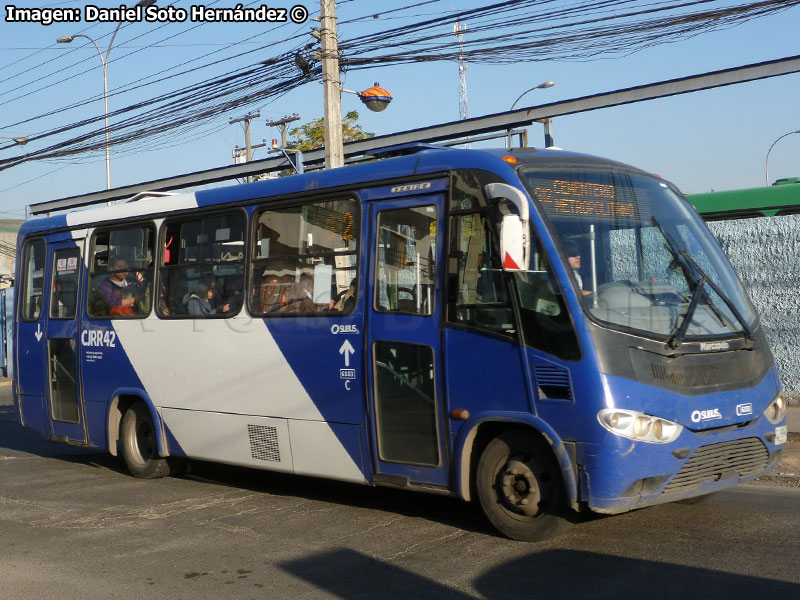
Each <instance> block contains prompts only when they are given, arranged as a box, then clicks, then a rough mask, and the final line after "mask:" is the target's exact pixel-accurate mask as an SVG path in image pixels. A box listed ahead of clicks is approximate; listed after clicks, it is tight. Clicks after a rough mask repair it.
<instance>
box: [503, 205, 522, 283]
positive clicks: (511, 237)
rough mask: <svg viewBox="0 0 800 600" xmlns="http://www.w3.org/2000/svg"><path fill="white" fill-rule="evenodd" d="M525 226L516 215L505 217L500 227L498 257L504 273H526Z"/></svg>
mask: <svg viewBox="0 0 800 600" xmlns="http://www.w3.org/2000/svg"><path fill="white" fill-rule="evenodd" d="M525 242H526V235H525V225H524V224H523V222H522V219H520V218H519V217H518V216H517V215H505V216H504V217H503V223H502V224H501V226H500V256H502V257H503V270H504V271H527V270H528V253H527V252H526V251H525V245H526V244H525Z"/></svg>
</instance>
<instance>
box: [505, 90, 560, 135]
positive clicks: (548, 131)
mask: <svg viewBox="0 0 800 600" xmlns="http://www.w3.org/2000/svg"><path fill="white" fill-rule="evenodd" d="M554 85H555V83H554V82H552V81H543V82H542V83H540V84H539V85H535V86H533V87H532V88H531V89H529V90H525V91H524V92H522V93H521V94H520V95H519V96H518V97H517V99H516V100H514V103H513V104H512V105H511V108H509V109H508V110H509V111H512V110H514V107H515V106H516V105H517V102H519V101H520V100H522V97H523V96H524V95H525V94H527V93H528V92H532V91H533V90H544V89H547V88H551V87H553V86H554ZM537 120H538V121H539V123H541V124H542V125H544V147H545V148H550V147H551V146H553V121H552V119H550V118H549V117H548V118H545V119H537ZM524 135H525V140H526V142H525V144H526V145H527V133H525V134H524ZM506 144H507V145H508V146H509V147H510V146H511V133H509V135H508V140H507V142H506Z"/></svg>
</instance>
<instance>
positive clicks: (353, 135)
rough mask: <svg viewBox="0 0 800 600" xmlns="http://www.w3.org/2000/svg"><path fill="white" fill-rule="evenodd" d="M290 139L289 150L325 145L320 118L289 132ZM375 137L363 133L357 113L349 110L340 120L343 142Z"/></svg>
mask: <svg viewBox="0 0 800 600" xmlns="http://www.w3.org/2000/svg"><path fill="white" fill-rule="evenodd" d="M289 135H290V136H291V139H290V140H289V141H288V142H287V145H288V146H289V148H294V149H295V150H302V151H303V152H305V151H307V150H312V149H313V148H320V147H322V146H324V145H325V125H324V120H323V118H322V117H320V118H319V119H314V120H313V121H309V122H308V123H305V124H304V125H300V127H295V128H294V129H290V130H289ZM373 137H375V134H374V133H371V132H369V131H364V128H363V127H362V126H361V125H359V124H358V111H356V110H351V111H350V112H349V113H347V114H346V115H345V116H344V117H343V118H342V138H343V139H344V141H345V142H353V141H355V140H366V139H369V138H373Z"/></svg>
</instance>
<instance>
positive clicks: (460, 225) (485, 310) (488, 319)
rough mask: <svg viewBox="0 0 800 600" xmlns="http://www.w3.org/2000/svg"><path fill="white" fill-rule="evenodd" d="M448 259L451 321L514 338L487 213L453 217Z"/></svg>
mask: <svg viewBox="0 0 800 600" xmlns="http://www.w3.org/2000/svg"><path fill="white" fill-rule="evenodd" d="M448 256H449V258H450V260H449V263H448V301H447V320H448V322H450V323H455V324H458V325H465V326H467V327H474V328H476V329H482V330H485V331H489V332H492V333H499V334H501V335H509V336H513V335H514V333H515V325H514V315H513V312H512V310H511V307H510V305H509V302H508V294H507V293H506V286H505V281H504V278H503V270H502V267H501V265H500V256H499V252H498V249H497V243H496V241H495V239H494V237H493V236H492V235H491V231H490V230H489V219H488V218H487V215H486V211H481V212H472V213H467V214H459V215H453V216H451V217H450V248H449V252H448Z"/></svg>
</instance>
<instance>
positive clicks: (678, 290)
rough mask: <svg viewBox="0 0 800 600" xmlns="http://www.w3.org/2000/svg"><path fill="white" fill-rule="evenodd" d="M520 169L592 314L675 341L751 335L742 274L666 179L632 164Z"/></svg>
mask: <svg viewBox="0 0 800 600" xmlns="http://www.w3.org/2000/svg"><path fill="white" fill-rule="evenodd" d="M520 174H521V177H522V180H523V182H524V184H525V185H526V187H527V189H528V191H529V192H530V194H531V196H532V198H533V199H534V204H535V205H536V206H537V207H538V208H539V210H540V212H541V213H542V214H543V215H544V216H545V221H546V222H547V224H548V226H549V227H550V229H551V232H552V234H553V236H554V237H555V238H557V240H558V244H559V245H560V250H561V252H562V254H563V259H564V262H565V265H566V266H567V267H568V271H569V272H570V273H571V274H572V283H573V285H574V286H575V287H576V290H577V291H578V292H579V295H580V297H581V299H582V301H583V305H584V309H585V310H586V311H587V312H588V313H589V315H590V316H591V317H592V318H593V319H595V320H597V321H601V322H602V323H604V324H605V325H607V326H610V327H613V328H616V329H622V330H633V331H638V332H642V333H644V334H650V335H655V336H656V337H658V338H666V339H667V340H668V342H669V343H670V344H674V345H675V346H677V345H678V344H680V342H681V341H683V340H685V339H687V338H712V337H724V336H734V335H738V334H741V333H744V334H745V335H747V336H749V333H750V329H751V328H752V325H753V322H754V321H755V318H756V313H755V311H754V309H753V307H752V305H751V304H750V302H749V300H748V299H747V295H746V294H745V292H744V289H743V288H742V285H741V283H740V282H739V279H738V277H737V276H736V274H735V273H734V272H733V269H732V268H731V266H730V264H729V263H728V261H727V259H726V258H725V257H724V256H723V254H722V252H721V250H720V249H719V247H718V246H717V244H716V242H715V241H714V239H713V238H712V237H711V234H710V233H709V232H708V229H707V228H706V227H705V225H704V224H703V222H702V221H701V219H700V218H699V216H698V215H697V214H696V213H695V212H694V211H693V210H692V208H691V207H690V206H689V204H688V203H687V202H686V201H685V200H684V199H683V198H681V197H680V195H679V194H678V193H677V192H676V191H674V190H673V188H672V187H670V186H669V185H668V184H667V183H665V182H663V181H661V180H659V179H657V178H655V177H649V176H645V175H641V174H637V173H632V172H629V171H624V170H603V171H599V170H591V169H547V170H541V169H534V168H526V167H523V168H522V169H521V170H520Z"/></svg>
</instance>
